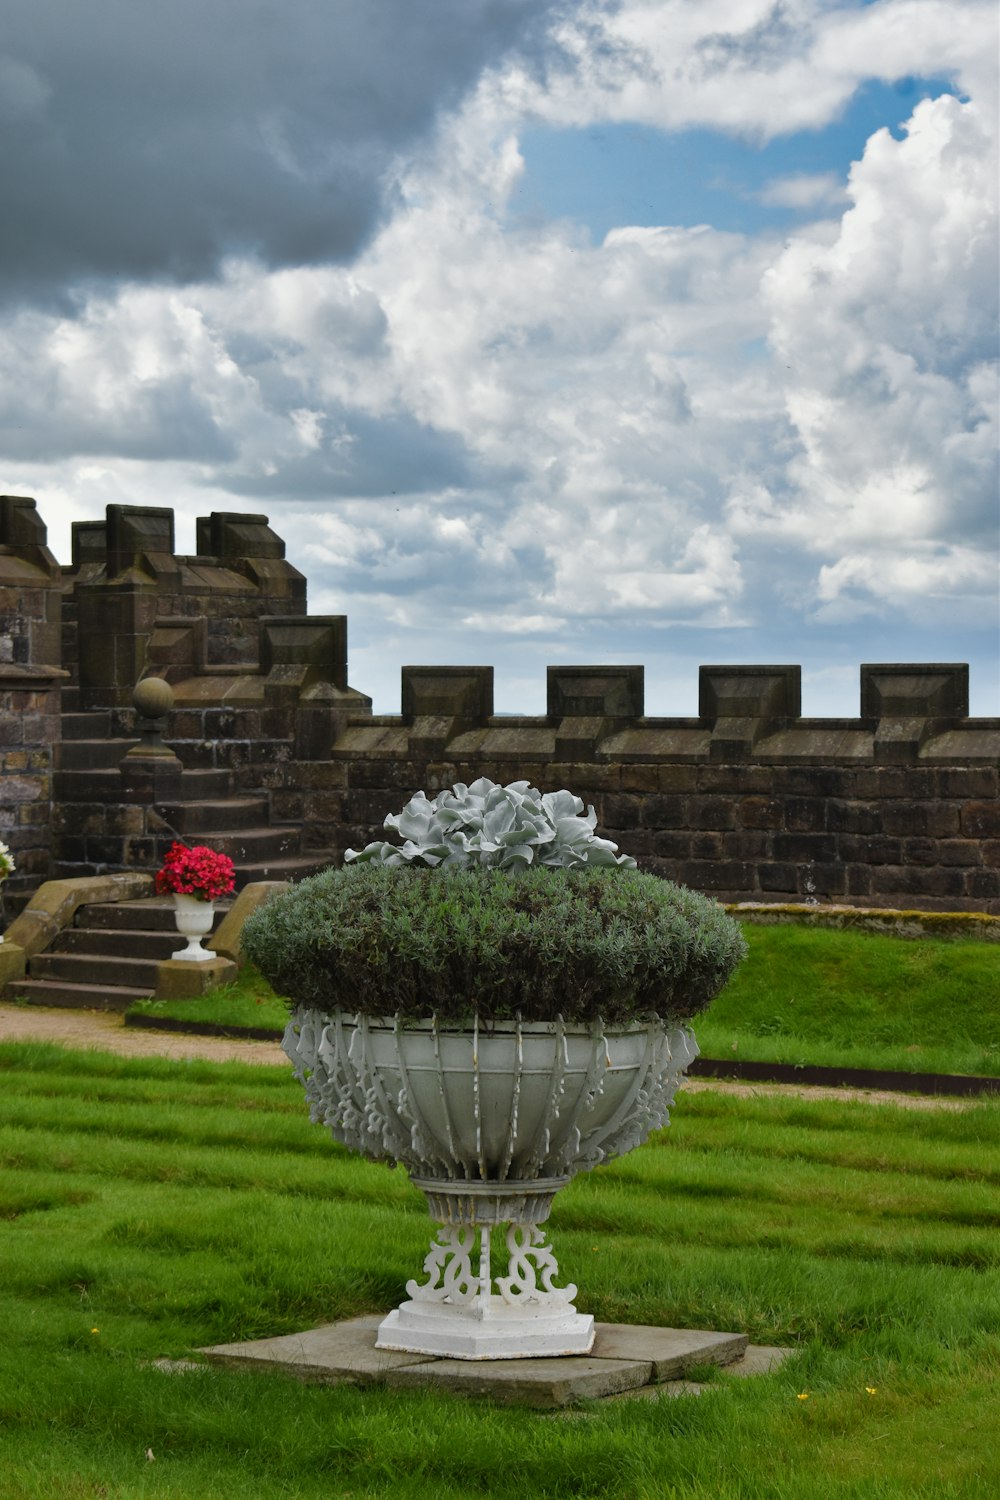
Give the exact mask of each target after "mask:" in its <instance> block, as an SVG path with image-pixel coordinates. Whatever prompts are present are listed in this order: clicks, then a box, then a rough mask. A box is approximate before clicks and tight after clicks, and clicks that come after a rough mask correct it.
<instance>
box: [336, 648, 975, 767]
mask: <svg viewBox="0 0 1000 1500" xmlns="http://www.w3.org/2000/svg"><path fill="white" fill-rule="evenodd" d="M643 677H644V673H643V668H642V667H641V666H558V667H549V668H548V672H547V683H546V704H547V712H546V713H545V714H540V715H537V716H523V715H522V716H513V715H505V714H500V715H498V714H495V713H494V704H493V668H492V667H450V666H441V667H430V666H419V667H417V666H406V667H403V668H402V682H401V693H400V701H401V706H402V713H401V714H381V715H377V716H375V717H372V718H366V719H365V720H364V722H360V721H359V722H356V723H354V724H352V725H351V727H350V728H349V729H348V730H347V731H345V733H344V734H343V735H342V736H341V737H340V738H339V739H338V741H337V743H336V746H335V752H336V754H338V755H344V756H352V755H353V756H375V757H380V756H381V757H391V756H398V757H399V758H403V759H405V758H407V757H411V758H412V756H414V755H416V754H422V753H425V752H427V751H430V750H431V749H433V750H434V751H435V753H441V754H444V753H445V752H446V751H447V752H448V758H449V759H451V758H452V753H454V755H456V756H458V757H459V758H461V759H468V758H470V757H471V756H481V757H483V758H486V759H490V758H494V757H499V758H502V759H503V758H513V759H523V760H529V761H542V762H545V761H552V762H565V761H592V762H594V763H607V762H610V761H616V762H622V763H637V762H643V761H654V760H656V761H663V762H664V763H669V762H671V761H675V760H677V759H678V758H679V759H683V760H696V761H707V762H715V763H728V762H730V761H732V760H734V759H735V760H739V761H761V762H768V761H778V760H780V761H785V762H788V763H802V762H814V761H816V760H822V761H827V762H831V763H836V764H846V765H853V764H858V763H860V762H868V763H871V764H873V765H899V764H910V763H914V762H916V761H918V760H921V759H923V760H936V761H940V762H941V763H958V764H970V763H982V764H996V763H997V762H998V761H1000V719H995V720H994V719H970V718H969V717H968V705H969V669H968V667H967V666H966V665H965V664H964V663H954V662H949V663H940V662H930V663H906V664H881V665H863V666H862V667H861V682H860V704H861V714H860V716H859V717H858V718H856V719H823V718H802V717H801V712H800V710H801V701H802V695H801V668H800V667H798V666H703V667H701V668H700V671H699V682H698V707H699V712H698V715H697V717H684V718H665V717H650V716H647V715H646V714H645V713H644V711H643V710H644V683H643Z"/></svg>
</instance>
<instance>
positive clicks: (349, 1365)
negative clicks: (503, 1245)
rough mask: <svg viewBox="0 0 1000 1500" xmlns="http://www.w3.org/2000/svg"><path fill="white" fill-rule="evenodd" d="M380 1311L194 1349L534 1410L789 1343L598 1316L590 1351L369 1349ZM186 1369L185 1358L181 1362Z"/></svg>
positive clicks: (653, 1384) (673, 1378)
mask: <svg viewBox="0 0 1000 1500" xmlns="http://www.w3.org/2000/svg"><path fill="white" fill-rule="evenodd" d="M381 1321H382V1319H381V1317H380V1316H379V1315H378V1314H373V1315H370V1316H367V1317H362V1318H351V1319H349V1320H348V1321H346V1322H343V1323H331V1324H328V1325H327V1326H325V1327H321V1328H312V1329H308V1330H306V1331H305V1332H303V1333H289V1334H283V1335H281V1336H280V1337H278V1338H270V1339H255V1340H253V1341H251V1342H249V1343H240V1344H215V1345H213V1346H211V1347H209V1348H205V1349H201V1350H199V1353H201V1354H203V1355H205V1357H206V1358H207V1359H208V1361H209V1362H210V1364H215V1365H228V1366H231V1367H234V1368H238V1369H246V1370H269V1371H279V1372H282V1373H284V1374H286V1375H291V1376H294V1377H295V1378H296V1379H299V1380H303V1381H309V1382H316V1383H318V1384H326V1385H340V1384H343V1383H350V1384H355V1385H370V1384H373V1383H376V1382H378V1383H381V1384H385V1385H389V1386H395V1387H397V1388H400V1387H402V1388H409V1389H426V1388H429V1387H430V1388H433V1389H435V1390H439V1391H449V1392H452V1393H453V1394H456V1395H461V1396H484V1397H487V1398H489V1399H490V1400H493V1401H500V1402H505V1403H511V1404H518V1405H523V1406H533V1407H536V1408H539V1409H553V1408H559V1407H565V1406H572V1405H574V1404H575V1403H576V1402H579V1401H590V1400H600V1399H602V1398H603V1399H606V1398H610V1397H617V1396H624V1395H630V1396H654V1395H656V1394H660V1393H662V1394H664V1395H681V1394H689V1393H697V1392H698V1391H699V1390H701V1389H702V1387H701V1386H699V1385H698V1383H697V1378H696V1377H697V1370H698V1367H699V1366H707V1365H718V1366H722V1367H723V1368H725V1369H726V1370H727V1371H728V1372H729V1373H731V1374H733V1375H761V1374H766V1373H767V1371H768V1370H771V1369H774V1368H776V1366H777V1365H779V1364H780V1363H781V1362H782V1360H784V1359H786V1358H787V1357H788V1355H789V1354H791V1353H792V1350H791V1349H780V1348H772V1347H766V1348H765V1347H763V1346H755V1345H751V1344H750V1343H749V1340H748V1339H747V1337H746V1335H745V1334H741V1333H713V1332H708V1331H705V1330H701V1329H687V1328H654V1327H649V1326H641V1325H632V1324H627V1323H598V1324H597V1325H596V1338H595V1340H594V1347H593V1349H592V1350H591V1351H590V1353H589V1354H574V1355H561V1356H557V1357H553V1358H542V1359H481V1360H461V1359H441V1358H434V1357H431V1356H428V1355H425V1354H405V1353H399V1352H396V1351H393V1350H389V1349H376V1347H375V1337H376V1333H377V1331H378V1327H379V1324H380V1323H381ZM188 1368H190V1366H189V1367H188Z"/></svg>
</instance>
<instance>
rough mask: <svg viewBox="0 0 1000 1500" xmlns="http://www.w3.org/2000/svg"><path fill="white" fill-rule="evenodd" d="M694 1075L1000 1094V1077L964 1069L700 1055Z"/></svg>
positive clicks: (692, 1070) (898, 1090) (924, 1091)
mask: <svg viewBox="0 0 1000 1500" xmlns="http://www.w3.org/2000/svg"><path fill="white" fill-rule="evenodd" d="M688 1072H689V1073H690V1075H691V1077H692V1078H731V1079H734V1080H739V1081H742V1082H744V1083H801V1084H807V1085H821V1086H823V1087H825V1088H850V1089H878V1090H880V1091H883V1092H886V1093H896V1094H962V1095H970V1094H1000V1078H983V1077H981V1076H978V1077H977V1076H976V1075H975V1074H968V1075H965V1074H961V1073H907V1072H906V1071H904V1070H903V1069H901V1068H899V1069H895V1068H893V1069H888V1068H887V1069H876V1068H820V1067H809V1066H806V1065H805V1064H801V1065H800V1064H798V1063H768V1062H738V1061H736V1059H735V1058H734V1059H732V1060H729V1059H720V1058H717V1057H696V1058H695V1060H694V1062H693V1063H692V1064H691V1066H690V1067H689V1068H688Z"/></svg>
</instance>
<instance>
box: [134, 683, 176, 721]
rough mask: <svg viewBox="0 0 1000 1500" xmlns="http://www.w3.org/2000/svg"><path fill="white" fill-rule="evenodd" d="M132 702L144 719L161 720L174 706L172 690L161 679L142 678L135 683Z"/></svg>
mask: <svg viewBox="0 0 1000 1500" xmlns="http://www.w3.org/2000/svg"><path fill="white" fill-rule="evenodd" d="M132 702H133V703H134V704H135V706H136V708H137V709H138V710H139V712H140V713H141V714H142V716H143V718H145V719H162V718H163V716H164V714H168V713H169V712H170V710H171V709H172V708H173V706H174V690H173V688H172V687H171V686H170V684H169V682H165V681H164V680H163V678H162V677H144V678H143V679H142V681H141V682H137V683H136V685H135V689H134V691H133V693H132Z"/></svg>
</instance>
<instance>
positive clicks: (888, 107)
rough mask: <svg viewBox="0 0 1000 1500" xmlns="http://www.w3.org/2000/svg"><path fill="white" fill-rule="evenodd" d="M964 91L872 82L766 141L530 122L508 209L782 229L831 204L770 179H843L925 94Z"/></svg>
mask: <svg viewBox="0 0 1000 1500" xmlns="http://www.w3.org/2000/svg"><path fill="white" fill-rule="evenodd" d="M955 92H956V90H955V88H954V86H953V85H952V84H951V83H950V82H949V81H948V80H947V79H943V78H903V79H900V80H899V81H898V82H896V83H895V84H888V83H880V82H871V83H867V84H865V85H863V86H862V87H861V88H859V89H858V90H857V91H856V93H855V94H854V96H853V97H852V99H851V101H850V103H849V104H848V106H847V109H846V110H845V111H844V114H843V115H842V117H841V118H840V119H839V120H837V121H836V122H835V123H834V124H832V125H829V126H827V127H826V128H825V129H824V130H815V131H812V130H808V131H807V130H802V131H798V132H796V133H795V134H794V135H787V136H780V137H777V138H775V139H774V140H771V141H768V142H767V143H766V144H764V145H761V144H758V143H755V142H754V141H751V140H747V139H742V138H740V137H737V136H731V135H724V134H722V133H721V132H720V131H715V130H707V129H696V130H684V131H678V132H668V131H662V130H657V129H654V128H653V127H652V126H644V125H624V124H601V125H593V126H588V127H586V128H585V129H573V130H550V129H530V130H526V131H525V132H524V134H523V135H522V136H521V138H520V147H521V154H522V156H523V157H524V160H525V172H524V175H523V177H522V179H521V182H520V184H519V186H518V188H517V189H516V190H515V192H514V193H513V195H512V197H511V201H510V205H509V209H508V217H509V219H510V220H512V221H513V222H514V223H517V222H518V221H520V222H522V223H524V224H526V225H530V226H534V225H537V224H539V223H540V222H544V221H545V220H551V219H563V218H566V219H574V220H577V221H578V222H580V223H582V224H585V225H586V226H587V228H588V229H589V231H590V234H591V236H592V238H593V240H594V241H595V243H599V242H600V241H601V240H603V238H604V236H605V235H606V234H607V233H608V231H609V230H610V229H615V228H618V227H620V226H622V225H626V224H632V225H644V226H650V225H660V224H676V225H684V226H691V225H694V224H711V225H712V226H713V227H714V228H716V229H720V230H728V231H732V232H735V233H742V234H753V233H755V232H756V231H758V230H762V229H770V228H776V229H780V228H783V227H784V226H786V225H790V224H795V223H800V222H802V221H803V220H804V219H808V218H814V217H818V216H823V215H824V214H825V213H827V212H829V205H824V203H823V202H822V201H818V202H814V203H811V204H803V205H799V206H794V205H789V204H785V203H775V202H768V201H762V198H761V196H760V195H762V194H766V190H767V187H768V184H771V183H773V182H774V181H775V180H776V179H781V178H789V177H797V176H803V175H816V176H822V175H824V174H828V173H832V174H834V176H835V178H836V181H837V182H838V183H839V184H841V185H843V184H844V183H845V182H846V180H847V172H848V168H849V167H850V164H851V162H852V161H857V160H859V159H860V157H861V155H862V154H863V152H864V148H865V142H866V141H867V140H868V138H869V137H870V136H872V135H873V134H874V133H875V131H876V130H879V129H881V128H882V127H883V126H886V127H888V128H889V129H890V130H891V131H892V133H893V134H894V135H895V136H897V137H901V136H902V135H903V133H904V132H903V128H902V127H903V124H904V122H905V121H906V120H907V119H909V117H910V115H911V114H912V112H913V109H914V107H915V105H916V104H917V103H918V102H919V101H920V100H921V99H925V98H928V97H937V96H938V95H940V94H945V93H955Z"/></svg>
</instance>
